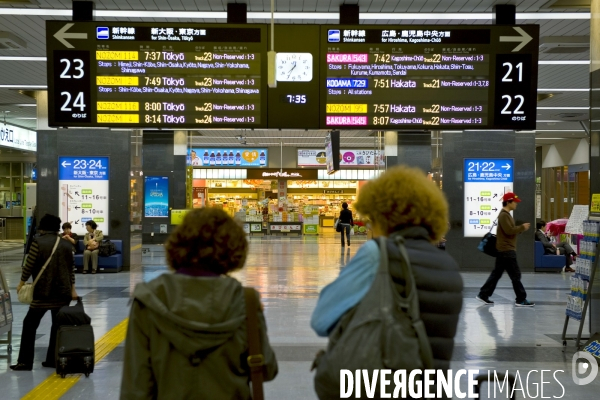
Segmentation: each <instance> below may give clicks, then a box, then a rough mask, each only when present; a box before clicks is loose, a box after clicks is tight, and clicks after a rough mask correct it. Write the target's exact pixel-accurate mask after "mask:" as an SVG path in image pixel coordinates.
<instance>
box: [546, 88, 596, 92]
mask: <svg viewBox="0 0 600 400" xmlns="http://www.w3.org/2000/svg"><path fill="white" fill-rule="evenodd" d="M589 91H590V89H539V88H538V92H589Z"/></svg>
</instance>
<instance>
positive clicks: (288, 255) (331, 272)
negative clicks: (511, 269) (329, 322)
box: [0, 234, 600, 400]
mask: <svg viewBox="0 0 600 400" xmlns="http://www.w3.org/2000/svg"><path fill="white" fill-rule="evenodd" d="M364 242H365V239H364V238H360V237H355V238H354V239H353V242H352V247H350V248H348V247H346V248H345V249H344V250H343V251H342V250H341V247H340V244H339V236H333V235H332V234H330V235H327V234H326V235H322V236H319V237H303V238H302V237H301V238H286V237H282V238H278V237H269V238H255V237H253V238H250V254H249V257H248V261H247V263H246V267H245V268H244V269H243V270H242V271H240V272H238V273H236V277H237V278H238V279H239V280H240V281H241V282H242V283H243V284H245V285H249V286H253V287H255V288H257V289H258V290H259V291H260V293H261V296H262V301H263V303H264V307H265V315H266V319H267V325H268V334H269V339H270V341H271V345H272V346H273V348H274V349H275V353H276V355H277V359H278V362H279V375H278V376H277V378H276V379H275V380H274V381H273V382H268V383H266V384H265V392H266V399H268V400H271V399H275V400H284V399H285V400H296V399H298V400H304V399H310V400H312V399H316V398H317V397H316V395H315V393H314V390H313V383H312V378H313V374H312V373H311V372H310V366H311V363H312V360H313V358H314V355H315V353H316V352H317V351H318V350H320V349H322V348H324V347H325V346H326V343H327V341H326V339H324V338H319V337H317V336H316V334H315V333H314V332H313V331H312V329H311V328H310V323H309V322H310V316H311V313H312V310H313V308H314V306H315V303H316V300H317V298H318V294H319V291H320V289H321V288H322V287H324V286H325V285H327V284H328V283H329V282H331V281H332V280H333V279H335V277H336V276H337V275H338V274H339V271H340V269H341V268H342V267H343V265H345V264H346V263H347V262H348V260H349V259H350V258H351V257H352V256H353V255H354V254H355V253H356V251H357V250H358V248H359V246H360V245H361V244H362V243H364ZM21 248H22V247H20V246H19V247H17V248H13V249H4V250H3V251H1V252H0V266H1V268H2V271H3V273H4V275H5V277H6V278H7V280H8V283H9V286H10V287H12V288H14V287H15V286H16V285H17V283H18V281H19V277H20V265H21V260H22V250H21ZM142 251H143V253H142V265H140V266H137V267H133V268H132V270H131V271H129V272H121V273H118V274H96V275H91V274H87V275H77V276H76V278H77V290H78V293H79V294H80V295H81V296H83V300H84V305H85V309H86V312H87V313H88V314H89V315H90V316H91V317H92V325H93V327H94V331H95V336H96V340H98V338H100V337H101V336H102V335H104V334H105V333H106V332H108V331H110V330H111V329H112V328H113V327H115V326H116V325H117V324H119V323H120V322H121V321H123V319H125V318H126V317H127V316H128V313H129V296H130V293H131V291H132V290H133V288H134V287H135V285H136V283H138V282H141V281H147V280H150V279H152V278H154V277H156V276H158V275H160V274H162V273H165V272H166V270H167V269H166V266H165V263H166V261H165V254H164V248H163V247H162V246H159V245H143V246H142ZM491 266H492V264H491V263H490V268H491ZM487 275H488V274H487V273H472V272H468V273H463V279H464V283H465V289H464V304H463V311H462V314H461V317H460V322H459V327H458V333H457V335H456V337H455V342H456V348H455V351H454V356H453V361H452V365H451V367H452V369H453V370H457V369H461V368H468V369H479V370H480V373H487V370H488V369H495V370H497V371H498V372H500V371H506V370H509V371H510V372H511V373H513V374H514V373H515V372H517V371H519V373H520V375H521V377H522V380H523V384H524V385H525V378H526V376H527V373H528V372H529V371H530V370H538V371H539V370H542V369H543V370H552V371H555V370H563V371H564V372H562V373H557V374H558V375H557V376H558V380H559V381H560V383H561V384H562V386H564V392H565V394H564V396H563V397H562V398H565V399H571V398H577V399H578V400H585V399H590V400H591V399H597V398H598V393H599V391H600V378H597V379H596V380H595V381H594V382H592V383H591V384H590V385H587V386H577V385H575V384H574V383H573V380H572V379H571V359H572V355H573V354H574V352H575V348H574V344H573V341H570V342H569V344H568V347H567V350H566V352H563V349H562V342H561V340H560V336H561V333H562V328H563V323H564V315H565V302H566V300H565V299H566V295H567V293H568V292H569V275H568V274H565V273H547V274H544V273H538V274H533V273H526V274H523V283H524V285H525V288H526V289H527V291H528V298H529V299H530V300H532V301H535V302H536V306H535V308H515V306H514V294H513V291H512V286H511V283H510V280H509V278H508V276H506V274H505V275H504V276H503V278H502V280H501V281H500V283H499V285H498V288H497V290H496V292H495V293H494V296H493V297H492V299H493V300H495V302H496V304H495V305H494V306H485V305H482V304H481V303H480V302H478V301H477V300H475V296H476V295H477V293H478V289H479V287H480V286H481V285H482V284H483V282H484V281H485V279H486V278H487ZM11 296H12V299H14V300H15V301H14V302H13V313H14V325H13V332H14V336H13V347H14V350H13V353H12V356H11V357H8V358H7V357H6V347H5V346H3V345H0V399H2V400H9V399H10V400H12V399H20V398H22V397H23V396H25V395H26V394H28V393H29V392H30V391H31V390H32V389H34V388H35V387H36V386H37V385H39V384H40V383H41V382H42V381H44V380H45V379H46V378H47V377H48V376H50V375H51V374H54V370H51V369H48V368H42V366H41V361H42V360H43V357H44V355H45V352H46V346H47V343H48V338H49V331H50V317H49V313H48V314H47V315H46V316H45V317H44V320H43V321H42V324H41V325H40V328H39V329H38V338H37V341H36V357H35V364H34V369H33V371H32V372H14V371H11V370H10V369H9V367H8V366H9V365H10V364H12V363H16V358H17V355H18V351H19V338H20V334H21V328H22V321H23V318H24V316H25V314H26V312H27V306H26V305H22V304H19V303H18V302H17V301H16V293H15V291H14V289H13V290H11ZM576 328H577V325H576V324H575V323H573V322H571V323H570V325H569V331H568V332H569V336H570V337H574V336H575V334H576ZM587 335H589V333H587V332H586V337H588V336H587ZM4 338H5V337H2V339H4ZM123 346H124V343H121V344H120V345H119V346H118V347H116V348H115V349H114V350H113V351H112V352H111V353H109V354H108V355H107V356H106V357H105V358H104V359H103V360H101V361H100V362H98V363H97V364H96V369H95V371H94V373H93V374H92V375H91V376H90V378H85V377H82V378H81V379H79V381H77V383H76V384H75V385H74V386H73V387H72V388H71V389H69V390H68V391H67V392H66V394H64V395H63V396H62V397H61V399H86V400H93V399H117V398H119V387H120V381H121V367H122V361H123ZM535 377H536V375H535V374H534V375H533V377H532V378H530V380H532V381H533V380H535V381H536V382H539V381H540V379H539V374H538V375H537V378H535ZM463 378H464V377H463ZM544 381H545V382H550V383H547V384H546V385H545V388H544V393H543V395H544V396H550V397H552V396H557V397H558V396H560V395H561V392H562V389H561V387H560V386H559V385H558V384H557V383H556V381H555V380H554V379H553V378H552V375H549V374H546V375H545V377H544ZM463 383H464V384H465V386H466V382H463ZM528 388H529V389H530V392H531V393H530V394H531V396H530V397H533V395H534V387H533V386H531V384H530V385H528ZM492 394H493V393H492ZM481 398H486V396H485V395H484V396H482V397H481ZM503 398H506V397H503ZM517 398H524V397H523V395H522V394H521V392H519V391H518V392H517Z"/></svg>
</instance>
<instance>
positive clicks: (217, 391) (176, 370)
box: [121, 208, 277, 400]
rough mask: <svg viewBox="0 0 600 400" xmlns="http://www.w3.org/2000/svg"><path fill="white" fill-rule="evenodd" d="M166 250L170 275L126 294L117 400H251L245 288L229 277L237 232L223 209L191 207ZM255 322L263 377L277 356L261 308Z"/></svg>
mask: <svg viewBox="0 0 600 400" xmlns="http://www.w3.org/2000/svg"><path fill="white" fill-rule="evenodd" d="M165 247H166V252H167V259H168V261H169V266H170V268H171V269H172V270H174V273H172V274H163V275H161V276H159V277H158V278H156V279H154V280H152V281H150V282H148V283H140V284H138V285H137V287H136V288H135V291H134V293H133V305H132V308H131V316H130V318H129V327H128V331H127V341H126V344H125V360H124V365H123V379H122V383H121V399H127V400H133V399H215V400H216V399H242V400H243V399H250V398H251V395H250V388H249V386H248V381H249V379H250V369H249V366H248V362H247V358H248V345H247V340H246V336H247V335H246V332H247V331H246V323H245V320H246V308H245V300H244V291H243V288H242V285H241V284H240V282H238V281H237V280H236V279H234V278H232V277H230V276H228V274H229V273H230V272H232V271H235V270H239V269H241V268H243V266H244V263H245V261H246V254H247V252H248V242H247V240H246V235H245V233H244V230H243V229H242V227H241V226H240V225H239V224H238V223H237V222H235V221H234V220H233V219H232V218H231V217H229V216H228V215H227V214H226V213H225V212H224V211H223V210H220V209H216V208H201V209H195V210H192V211H190V212H189V213H188V214H187V215H186V216H185V218H184V220H183V223H182V224H181V225H179V227H178V228H177V229H176V230H175V231H174V232H173V233H172V234H171V236H170V237H169V239H168V241H167V243H166V246H165ZM257 295H258V294H257ZM258 321H259V324H258V325H259V338H260V343H261V347H262V349H261V350H262V351H261V352H262V355H263V357H264V364H263V378H264V380H266V381H268V380H272V379H274V378H275V375H277V361H276V360H275V354H274V353H273V350H272V349H271V346H270V345H269V339H268V338H267V327H266V323H265V318H264V315H263V313H262V311H260V312H259V313H258Z"/></svg>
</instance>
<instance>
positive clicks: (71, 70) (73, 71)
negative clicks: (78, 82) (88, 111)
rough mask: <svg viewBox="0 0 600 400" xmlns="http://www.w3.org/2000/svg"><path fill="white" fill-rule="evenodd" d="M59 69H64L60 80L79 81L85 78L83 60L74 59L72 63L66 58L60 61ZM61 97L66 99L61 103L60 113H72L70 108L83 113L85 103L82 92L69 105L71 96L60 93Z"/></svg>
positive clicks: (68, 93)
mask: <svg viewBox="0 0 600 400" xmlns="http://www.w3.org/2000/svg"><path fill="white" fill-rule="evenodd" d="M60 64H61V67H62V66H63V65H64V69H63V71H62V73H61V74H60V78H61V79H81V78H83V77H84V76H85V72H84V70H83V66H84V63H83V60H81V59H79V58H75V59H74V60H73V61H71V60H69V59H68V58H61V59H60ZM60 96H61V97H66V100H65V102H64V103H63V105H62V107H61V108H60V111H73V108H72V107H76V108H79V110H80V111H85V102H84V100H83V92H79V93H77V95H75V100H73V102H72V103H71V100H72V99H73V96H72V95H71V93H70V92H66V91H65V92H60Z"/></svg>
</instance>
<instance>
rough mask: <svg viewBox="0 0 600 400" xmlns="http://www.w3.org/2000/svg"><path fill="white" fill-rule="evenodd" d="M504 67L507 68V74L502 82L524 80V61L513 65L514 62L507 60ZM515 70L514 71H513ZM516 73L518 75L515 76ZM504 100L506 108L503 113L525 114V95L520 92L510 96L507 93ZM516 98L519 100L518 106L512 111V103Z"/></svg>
mask: <svg viewBox="0 0 600 400" xmlns="http://www.w3.org/2000/svg"><path fill="white" fill-rule="evenodd" d="M502 67H505V68H506V70H505V71H506V74H505V75H504V77H503V78H502V82H515V81H516V82H523V63H522V62H520V63H518V64H517V65H515V66H514V67H513V64H512V63H510V62H505V63H504V64H502ZM513 72H514V73H513ZM515 74H516V76H514V75H515ZM502 100H505V101H506V104H505V106H504V108H503V109H502V111H501V114H524V113H525V112H524V111H523V110H521V107H523V104H524V103H525V97H523V96H522V95H520V94H517V95H514V96H510V95H508V94H505V95H503V96H502ZM513 100H515V103H516V102H518V104H517V106H516V108H514V109H513V110H512V111H511V109H510V108H511V107H510V106H511V104H512V102H513Z"/></svg>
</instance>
